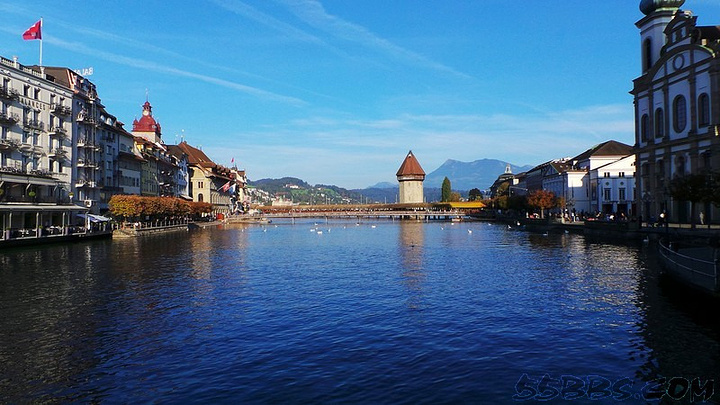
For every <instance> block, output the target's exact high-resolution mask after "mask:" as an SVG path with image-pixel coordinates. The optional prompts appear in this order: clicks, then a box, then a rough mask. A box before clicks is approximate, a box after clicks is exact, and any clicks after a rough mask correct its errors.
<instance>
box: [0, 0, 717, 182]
mask: <svg viewBox="0 0 720 405" xmlns="http://www.w3.org/2000/svg"><path fill="white" fill-rule="evenodd" d="M639 3H640V0H597V1H589V0H563V1H560V0H556V1H553V0H546V1H541V0H514V1H510V0H443V1H436V0H245V1H241V0H195V1H145V2H143V1H133V0H131V1H127V0H126V1H117V2H116V1H95V0H88V1H84V2H74V1H70V2H63V1H45V0H34V1H12V0H11V1H9V2H8V1H6V2H3V3H2V4H0V22H1V24H0V55H2V56H4V57H6V58H12V57H13V56H18V57H19V61H20V63H22V64H25V65H32V64H37V63H38V57H39V46H38V45H39V44H38V41H23V40H22V38H21V34H22V33H23V32H24V31H25V30H26V29H27V28H28V27H30V26H31V25H32V24H33V23H35V21H37V20H38V19H39V18H40V17H43V19H44V27H43V28H44V31H43V37H44V40H43V62H44V64H45V65H46V66H65V67H69V68H72V69H80V68H87V67H92V68H93V72H94V74H93V75H92V76H90V77H89V78H90V79H91V80H92V81H93V82H94V83H95V84H96V85H97V87H98V93H99V96H100V98H101V100H102V101H103V104H105V106H106V107H107V109H108V111H109V112H110V113H111V114H113V115H115V116H117V117H118V119H119V120H121V121H123V122H125V124H126V129H128V130H131V129H132V120H133V119H134V118H139V117H140V113H141V110H142V108H141V106H142V104H143V103H144V102H145V97H146V91H147V92H148V94H149V101H150V103H151V104H152V105H153V112H154V115H155V117H156V118H157V119H158V121H159V122H160V124H161V125H162V129H163V139H164V140H165V142H166V143H168V144H173V143H176V142H177V141H179V140H180V139H181V137H184V139H185V140H186V141H188V142H189V143H190V144H192V145H195V146H200V147H202V149H203V150H204V151H205V152H206V153H207V154H208V155H209V156H210V157H211V158H212V159H213V160H215V161H216V163H219V164H224V165H229V164H230V161H231V159H233V158H234V159H235V163H236V164H238V166H239V167H241V168H244V169H246V170H247V174H248V177H249V178H250V179H260V178H265V177H283V176H295V177H300V178H302V179H303V180H306V181H308V182H309V183H311V184H315V183H323V184H336V185H338V186H341V187H346V188H364V187H367V186H369V185H372V184H375V183H377V182H380V181H390V182H395V172H396V171H397V169H398V167H399V166H400V164H401V163H402V160H403V158H404V157H405V154H406V153H407V151H408V150H413V152H414V153H415V155H416V157H417V158H418V160H419V161H420V164H421V165H422V166H423V168H424V169H425V171H426V172H428V173H429V172H431V171H433V170H435V169H436V168H437V167H439V166H440V165H441V164H442V163H443V162H444V161H445V160H447V159H455V160H460V161H473V160H477V159H481V158H495V159H501V160H505V161H508V162H510V163H513V164H517V165H525V164H533V165H534V164H539V163H542V162H544V161H547V160H550V159H554V158H560V157H566V156H573V155H576V154H578V153H580V152H582V151H584V150H586V149H588V148H589V147H591V146H593V145H595V144H597V143H600V142H603V141H606V140H609V139H615V140H618V141H621V142H625V143H628V144H633V143H634V135H633V127H634V124H633V110H632V96H631V95H630V94H628V92H629V91H630V89H631V88H632V80H633V79H634V78H636V77H637V76H638V75H639V71H640V63H639V49H640V40H639V33H638V30H637V28H636V27H635V25H634V24H635V22H636V21H638V20H639V19H640V18H641V17H642V16H643V15H642V13H641V12H640V11H639V8H638V6H639ZM683 8H684V9H686V10H692V11H693V12H694V14H695V15H697V16H698V17H699V18H698V24H700V25H720V1H718V0H687V1H686V4H685V6H684V7H683ZM498 174H499V173H498ZM437 186H438V187H439V186H440V185H437Z"/></svg>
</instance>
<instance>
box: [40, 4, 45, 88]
mask: <svg viewBox="0 0 720 405" xmlns="http://www.w3.org/2000/svg"><path fill="white" fill-rule="evenodd" d="M42 37H43V18H42V17H40V73H43V74H44V73H45V68H44V67H43V63H42V41H43V38H42Z"/></svg>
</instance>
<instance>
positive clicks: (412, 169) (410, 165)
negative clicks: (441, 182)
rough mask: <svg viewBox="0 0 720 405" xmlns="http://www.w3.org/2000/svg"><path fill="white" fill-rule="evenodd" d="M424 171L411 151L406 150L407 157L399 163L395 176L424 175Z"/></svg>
mask: <svg viewBox="0 0 720 405" xmlns="http://www.w3.org/2000/svg"><path fill="white" fill-rule="evenodd" d="M424 175H425V171H423V169H422V167H420V162H418V161H417V159H416V158H415V155H413V153H412V151H410V152H408V154H407V157H406V158H405V160H404V161H403V162H402V165H400V169H398V171H397V174H396V176H424Z"/></svg>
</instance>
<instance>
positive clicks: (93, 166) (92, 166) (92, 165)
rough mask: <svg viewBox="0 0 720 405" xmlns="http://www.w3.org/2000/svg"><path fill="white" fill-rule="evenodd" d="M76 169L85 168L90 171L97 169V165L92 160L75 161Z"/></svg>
mask: <svg viewBox="0 0 720 405" xmlns="http://www.w3.org/2000/svg"><path fill="white" fill-rule="evenodd" d="M77 167H86V168H90V169H98V168H99V167H98V165H97V163H95V162H93V161H92V160H85V159H78V161H77Z"/></svg>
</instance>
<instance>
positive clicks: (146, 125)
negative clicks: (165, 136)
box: [133, 101, 161, 135]
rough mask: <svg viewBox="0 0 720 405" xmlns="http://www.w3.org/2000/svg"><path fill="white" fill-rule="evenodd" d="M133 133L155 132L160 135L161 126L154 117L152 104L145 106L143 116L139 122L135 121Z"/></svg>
mask: <svg viewBox="0 0 720 405" xmlns="http://www.w3.org/2000/svg"><path fill="white" fill-rule="evenodd" d="M133 132H154V133H156V134H158V135H160V133H161V131H160V124H159V123H158V122H157V121H155V118H153V116H152V106H151V105H150V102H148V101H146V102H145V104H143V116H142V117H141V118H140V119H139V120H137V119H136V120H133Z"/></svg>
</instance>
